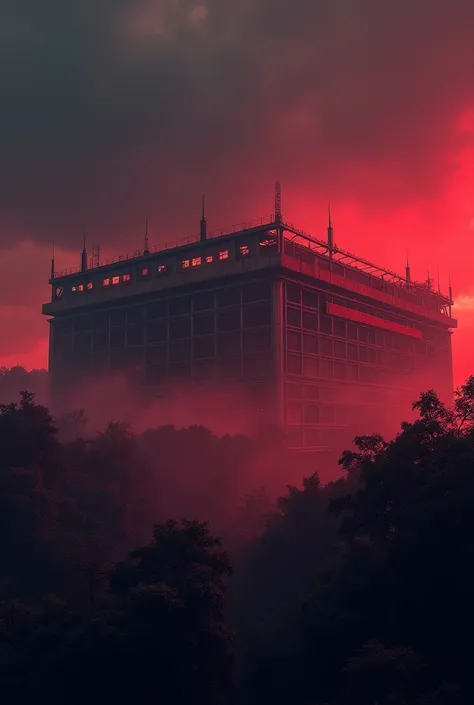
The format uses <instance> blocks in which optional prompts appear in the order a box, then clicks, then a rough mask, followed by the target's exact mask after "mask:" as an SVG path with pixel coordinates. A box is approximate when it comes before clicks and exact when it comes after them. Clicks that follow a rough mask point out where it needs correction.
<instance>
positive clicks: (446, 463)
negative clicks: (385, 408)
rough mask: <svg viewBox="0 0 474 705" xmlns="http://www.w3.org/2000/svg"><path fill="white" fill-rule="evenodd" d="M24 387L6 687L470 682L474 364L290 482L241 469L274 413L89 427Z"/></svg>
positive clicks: (363, 695)
mask: <svg viewBox="0 0 474 705" xmlns="http://www.w3.org/2000/svg"><path fill="white" fill-rule="evenodd" d="M17 399H19V400H17V401H13V402H10V403H8V404H4V405H2V406H0V524H1V526H0V555H1V563H0V698H1V700H2V702H5V703H12V704H15V705H16V704H18V705H26V704H30V703H37V702H38V701H42V700H45V701H48V702H50V703H53V704H57V705H59V703H64V702H68V703H79V702H81V703H83V702H85V701H87V702H89V703H91V704H92V705H95V703H99V702H100V703H103V702H108V701H110V702H113V701H132V700H134V701H137V702H150V703H155V702H156V703H176V705H181V703H182V704H183V705H184V704H185V703H190V702H192V703H198V705H208V704H209V705H213V704H214V703H215V704H216V705H217V704H218V705H220V704H222V705H227V703H228V704H229V705H231V704H232V705H254V704H255V705H257V703H258V704H261V703H265V704H266V703H271V704H272V705H286V704H288V705H290V703H291V704H292V705H316V704H319V703H326V704H327V705H349V704H350V705H359V704H360V705H368V704H373V705H375V704H376V703H377V704H378V705H455V704H461V703H462V704H464V703H470V702H472V701H473V692H472V691H473V689H474V686H473V685H472V679H471V663H470V662H471V655H472V646H471V633H472V627H473V621H474V620H473V616H474V615H473V606H472V593H473V588H474V584H473V583H474V553H473V549H472V546H473V545H474V540H473V539H474V535H473V528H472V527H473V524H472V516H473V509H474V479H473V478H474V474H473V467H474V377H473V378H469V379H468V380H467V382H466V384H465V385H463V386H462V387H461V388H460V389H459V390H458V392H457V393H456V399H455V403H454V405H453V407H452V408H448V407H446V406H445V405H444V404H442V403H441V402H440V400H439V399H438V397H437V395H436V394H435V392H433V391H429V392H426V393H424V394H422V395H421V397H420V399H419V400H418V401H417V402H415V404H414V410H415V411H416V413H417V417H416V419H415V420H414V421H411V422H409V423H408V422H405V423H402V425H401V427H400V431H399V433H398V434H397V435H396V436H395V437H394V438H393V439H392V440H386V439H383V438H382V437H380V436H363V437H359V438H357V439H356V440H355V443H354V447H353V448H352V449H351V450H347V451H346V452H345V453H344V454H343V455H342V458H341V466H342V469H343V471H344V475H343V477H342V479H340V480H339V481H337V482H334V483H330V484H328V485H326V486H322V485H321V483H320V481H319V479H318V474H317V468H314V473H313V474H310V475H309V476H307V477H306V478H304V477H302V478H301V479H300V480H299V481H298V482H293V480H291V484H290V485H289V486H288V487H287V489H286V491H283V492H280V497H279V498H278V499H276V501H275V500H274V499H273V494H274V489H275V488H274V487H273V488H270V489H269V490H267V488H266V487H265V486H264V485H263V486H262V484H259V483H257V482H256V484H255V486H254V489H253V490H252V491H249V492H247V493H243V494H242V493H241V492H240V489H241V485H240V484H239V475H240V473H241V472H243V471H244V470H245V467H248V466H252V468H256V467H258V464H259V462H261V461H262V458H265V454H264V453H263V449H264V444H265V443H268V441H269V438H271V433H270V432H267V435H266V437H265V438H263V437H254V438H250V437H245V436H224V437H217V436H215V435H214V434H212V433H211V432H210V431H208V430H206V429H204V428H202V427H191V428H187V429H176V428H174V427H171V426H169V427H161V428H157V429H150V430H148V431H146V432H144V433H142V434H138V435H137V434H134V433H132V431H131V429H130V428H129V427H128V426H127V425H125V424H123V423H121V422H118V421H111V422H110V423H109V424H108V425H107V427H106V428H105V429H103V430H102V431H101V432H99V433H93V434H91V435H90V436H89V435H88V433H87V411H85V412H74V413H71V414H69V415H67V416H65V417H62V418H61V419H58V420H55V419H53V418H52V416H51V414H50V412H49V410H48V409H47V408H46V407H45V406H43V405H41V404H40V403H38V402H37V400H36V398H35V396H34V395H33V394H31V393H27V392H23V393H22V394H21V395H20V396H19V397H17ZM274 442H275V443H281V446H280V453H279V454H278V455H279V456H280V459H279V461H278V462H277V455H276V454H273V455H272V461H271V462H272V463H275V473H276V474H277V475H278V476H279V477H280V478H281V477H283V474H284V470H285V467H286V469H287V477H288V478H293V477H294V473H295V470H294V466H292V460H294V459H292V456H291V455H290V454H287V453H286V451H285V449H284V445H283V443H282V441H281V439H277V438H276V437H275V438H274ZM257 458H258V459H259V460H258V462H256V459H257ZM262 462H263V461H262ZM270 470H271V468H270V467H267V468H266V469H265V473H264V474H262V475H260V476H259V477H257V478H256V480H259V479H261V478H263V477H264V478H266V477H270V476H271V472H270ZM217 536H222V537H223V540H221V539H219V538H217ZM137 547H138V548H137Z"/></svg>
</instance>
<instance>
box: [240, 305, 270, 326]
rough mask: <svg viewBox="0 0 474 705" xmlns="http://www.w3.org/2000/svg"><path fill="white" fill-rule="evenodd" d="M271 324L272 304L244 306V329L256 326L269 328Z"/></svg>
mask: <svg viewBox="0 0 474 705" xmlns="http://www.w3.org/2000/svg"><path fill="white" fill-rule="evenodd" d="M270 323H271V306H270V303H264V304H256V305H254V306H244V308H243V311H242V325H243V327H244V328H253V327H254V326H268V325H270Z"/></svg>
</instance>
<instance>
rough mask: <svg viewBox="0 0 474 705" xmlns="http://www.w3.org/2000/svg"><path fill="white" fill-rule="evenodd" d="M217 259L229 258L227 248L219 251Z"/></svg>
mask: <svg viewBox="0 0 474 705" xmlns="http://www.w3.org/2000/svg"><path fill="white" fill-rule="evenodd" d="M219 259H220V260H222V259H229V250H221V251H220V252H219Z"/></svg>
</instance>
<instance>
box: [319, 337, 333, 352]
mask: <svg viewBox="0 0 474 705" xmlns="http://www.w3.org/2000/svg"><path fill="white" fill-rule="evenodd" d="M319 354H320V355H325V356H326V357H332V356H333V354H334V352H333V344H332V338H326V337H325V336H324V335H321V336H320V338H319Z"/></svg>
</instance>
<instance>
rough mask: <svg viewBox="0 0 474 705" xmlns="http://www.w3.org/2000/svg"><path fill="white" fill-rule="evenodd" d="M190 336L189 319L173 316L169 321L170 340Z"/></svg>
mask: <svg viewBox="0 0 474 705" xmlns="http://www.w3.org/2000/svg"><path fill="white" fill-rule="evenodd" d="M189 337H191V319H190V318H175V319H174V320H171V321H170V340H179V339H181V338H189Z"/></svg>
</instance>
